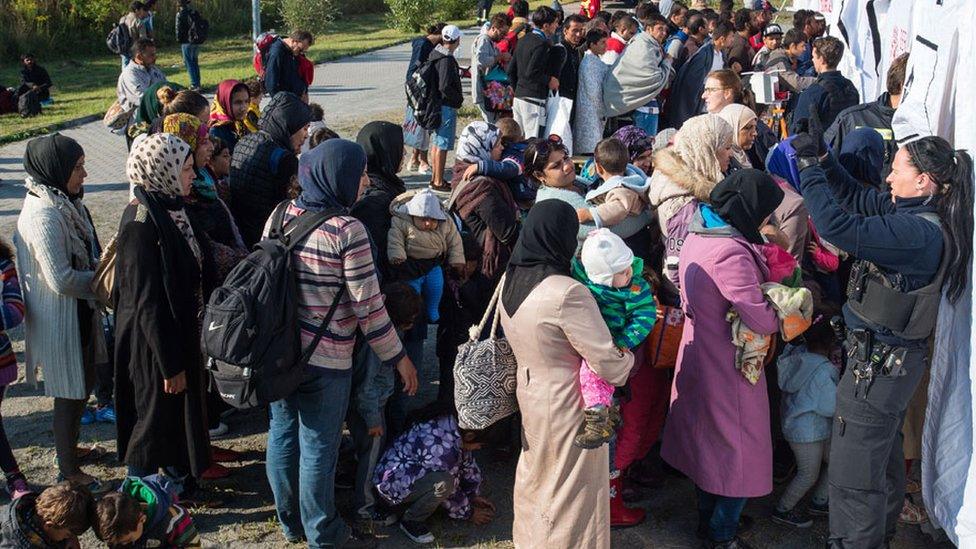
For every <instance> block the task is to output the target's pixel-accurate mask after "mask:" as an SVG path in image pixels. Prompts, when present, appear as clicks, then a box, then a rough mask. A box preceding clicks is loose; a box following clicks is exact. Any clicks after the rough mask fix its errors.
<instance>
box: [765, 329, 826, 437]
mask: <svg viewBox="0 0 976 549" xmlns="http://www.w3.org/2000/svg"><path fill="white" fill-rule="evenodd" d="M776 368H777V369H778V373H779V375H778V378H779V388H780V389H782V390H783V400H782V404H781V408H782V409H781V416H782V418H783V438H785V439H786V440H787V441H789V442H817V441H820V440H827V439H828V438H830V428H831V420H832V418H833V415H834V407H835V406H836V404H837V382H838V381H839V380H840V371H838V369H837V367H836V366H834V365H833V364H831V363H830V361H829V360H827V357H825V356H822V355H818V354H814V353H811V352H809V351H807V348H806V346H805V345H787V346H786V349H784V350H783V354H782V355H780V357H779V359H777V360H776Z"/></svg>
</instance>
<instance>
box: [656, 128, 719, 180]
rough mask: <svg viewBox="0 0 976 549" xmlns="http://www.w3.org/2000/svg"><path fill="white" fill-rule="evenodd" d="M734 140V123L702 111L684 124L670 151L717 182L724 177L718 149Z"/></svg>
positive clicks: (676, 135)
mask: <svg viewBox="0 0 976 549" xmlns="http://www.w3.org/2000/svg"><path fill="white" fill-rule="evenodd" d="M732 141H733V132H732V126H730V125H729V123H728V122H726V121H725V120H724V119H722V117H720V116H718V115H715V114H701V115H698V116H695V117H692V118H689V119H688V121H687V122H685V123H684V125H682V126H681V129H680V130H678V133H676V134H675V136H674V144H673V145H672V146H671V148H670V150H671V151H672V152H674V153H675V154H677V155H678V156H679V157H681V160H682V161H684V163H685V164H686V165H688V167H690V168H692V169H693V170H695V171H697V172H698V173H700V174H701V175H703V176H704V177H706V178H707V179H708V180H709V181H713V182H715V183H718V182H719V181H721V180H722V179H723V178H724V177H725V174H724V173H722V167H721V166H720V165H719V163H718V151H719V149H721V148H722V147H727V146H729V144H730V143H732Z"/></svg>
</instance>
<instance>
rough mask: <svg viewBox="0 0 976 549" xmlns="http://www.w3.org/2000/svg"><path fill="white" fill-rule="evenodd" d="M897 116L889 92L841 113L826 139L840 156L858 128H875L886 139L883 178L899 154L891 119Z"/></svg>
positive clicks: (828, 129)
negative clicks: (849, 138) (847, 141)
mask: <svg viewBox="0 0 976 549" xmlns="http://www.w3.org/2000/svg"><path fill="white" fill-rule="evenodd" d="M894 116H895V109H894V107H892V106H891V96H890V95H888V93H887V92H885V93H883V94H881V97H879V98H878V99H877V101H872V102H870V103H863V104H860V105H854V106H853V107H848V108H846V109H844V110H843V111H841V113H840V114H838V115H837V118H836V119H835V120H834V123H833V124H831V125H830V127H829V128H827V131H826V132H825V133H824V139H825V140H826V141H827V144H828V145H830V148H831V149H833V151H834V153H835V154H839V152H840V150H841V148H842V147H843V146H844V138H845V137H847V134H849V133H851V132H852V131H854V130H856V129H857V128H865V127H866V128H874V129H875V130H877V132H878V133H879V134H881V137H882V138H883V139H884V144H885V159H884V168H883V169H882V170H881V174H882V177H884V176H885V175H887V173H888V171H890V167H891V162H892V161H893V160H894V159H895V153H896V152H898V142H897V141H895V133H894V131H892V129H891V119H892V118H893V117H894Z"/></svg>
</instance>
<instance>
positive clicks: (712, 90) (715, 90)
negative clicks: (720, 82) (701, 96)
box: [705, 88, 728, 93]
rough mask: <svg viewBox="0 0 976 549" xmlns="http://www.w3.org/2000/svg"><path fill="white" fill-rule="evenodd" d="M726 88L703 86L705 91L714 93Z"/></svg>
mask: <svg viewBox="0 0 976 549" xmlns="http://www.w3.org/2000/svg"><path fill="white" fill-rule="evenodd" d="M727 89H728V88H705V93H715V92H720V91H724V90H727Z"/></svg>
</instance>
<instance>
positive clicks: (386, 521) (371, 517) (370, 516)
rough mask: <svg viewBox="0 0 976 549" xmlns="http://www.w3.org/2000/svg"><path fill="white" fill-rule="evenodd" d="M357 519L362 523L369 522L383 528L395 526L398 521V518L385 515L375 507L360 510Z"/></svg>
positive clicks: (392, 515) (388, 514)
mask: <svg viewBox="0 0 976 549" xmlns="http://www.w3.org/2000/svg"><path fill="white" fill-rule="evenodd" d="M356 517H357V518H358V519H359V520H360V521H362V522H368V523H369V524H371V525H374V526H375V525H378V524H381V525H383V526H393V525H394V524H396V521H397V517H396V515H394V514H393V513H384V512H383V511H380V510H379V509H377V508H375V507H368V508H366V509H360V510H359V512H358V513H356Z"/></svg>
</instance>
